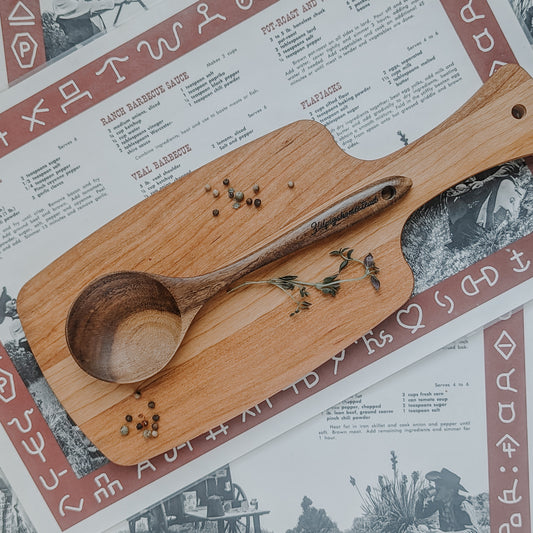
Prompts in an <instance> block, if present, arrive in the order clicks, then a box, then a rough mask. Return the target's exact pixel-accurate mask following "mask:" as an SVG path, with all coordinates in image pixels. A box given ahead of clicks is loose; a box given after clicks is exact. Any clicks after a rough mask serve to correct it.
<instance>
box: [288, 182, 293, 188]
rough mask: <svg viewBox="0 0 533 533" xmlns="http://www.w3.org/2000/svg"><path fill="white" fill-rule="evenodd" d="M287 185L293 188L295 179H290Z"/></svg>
mask: <svg viewBox="0 0 533 533" xmlns="http://www.w3.org/2000/svg"><path fill="white" fill-rule="evenodd" d="M287 187H289V189H292V188H293V187H294V181H289V183H287Z"/></svg>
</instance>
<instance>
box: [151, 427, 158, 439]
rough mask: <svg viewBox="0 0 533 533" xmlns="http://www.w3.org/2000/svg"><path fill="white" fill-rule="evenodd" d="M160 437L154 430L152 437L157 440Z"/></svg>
mask: <svg viewBox="0 0 533 533" xmlns="http://www.w3.org/2000/svg"><path fill="white" fill-rule="evenodd" d="M158 435H159V433H158V432H157V431H156V430H155V429H154V431H152V437H154V439H155V438H157V436H158Z"/></svg>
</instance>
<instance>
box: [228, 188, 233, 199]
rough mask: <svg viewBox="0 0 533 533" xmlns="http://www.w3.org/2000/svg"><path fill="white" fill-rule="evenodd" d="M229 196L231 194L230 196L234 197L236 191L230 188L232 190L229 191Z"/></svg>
mask: <svg viewBox="0 0 533 533" xmlns="http://www.w3.org/2000/svg"><path fill="white" fill-rule="evenodd" d="M228 196H229V197H230V198H233V197H234V196H235V192H234V191H232V190H231V189H230V190H229V191H228Z"/></svg>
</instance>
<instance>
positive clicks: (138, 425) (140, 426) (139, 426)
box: [135, 422, 143, 429]
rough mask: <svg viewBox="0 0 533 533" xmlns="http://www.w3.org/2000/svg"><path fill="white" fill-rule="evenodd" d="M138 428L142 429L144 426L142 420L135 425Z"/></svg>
mask: <svg viewBox="0 0 533 533" xmlns="http://www.w3.org/2000/svg"><path fill="white" fill-rule="evenodd" d="M135 427H136V428H137V429H142V428H143V425H142V423H141V422H139V423H138V424H137V425H136V426H135Z"/></svg>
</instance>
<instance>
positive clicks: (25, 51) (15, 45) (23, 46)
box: [11, 32, 39, 68]
mask: <svg viewBox="0 0 533 533" xmlns="http://www.w3.org/2000/svg"><path fill="white" fill-rule="evenodd" d="M37 48H39V45H38V44H37V41H36V40H35V39H34V38H33V37H32V36H31V35H30V34H29V33H28V32H23V33H17V34H16V35H15V38H14V39H13V42H12V43H11V51H12V52H13V55H14V56H15V59H16V60H17V63H18V64H19V67H20V68H32V67H33V65H34V64H35V58H36V56H37Z"/></svg>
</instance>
